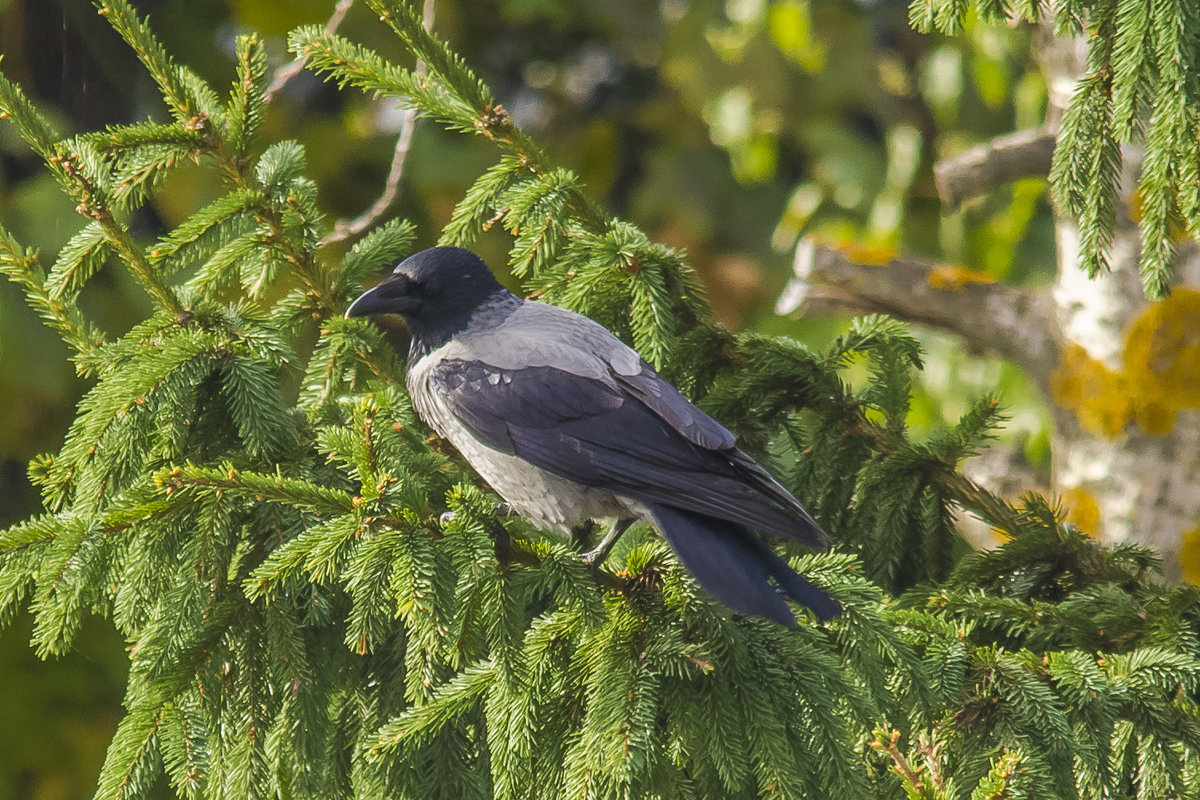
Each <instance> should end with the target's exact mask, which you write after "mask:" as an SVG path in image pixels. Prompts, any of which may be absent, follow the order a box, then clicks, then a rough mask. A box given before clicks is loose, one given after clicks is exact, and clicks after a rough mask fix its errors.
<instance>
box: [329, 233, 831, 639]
mask: <svg viewBox="0 0 1200 800" xmlns="http://www.w3.org/2000/svg"><path fill="white" fill-rule="evenodd" d="M368 314H400V315H401V316H403V317H404V318H405V320H406V321H407V323H408V327H409V330H410V332H411V334H412V347H411V350H410V353H409V359H408V373H407V375H406V381H405V382H406V384H407V386H408V391H409V393H410V394H411V396H412V400H413V405H414V406H415V407H416V410H417V413H418V414H420V415H421V418H422V419H424V420H425V421H426V422H427V423H428V424H429V425H430V426H431V427H432V428H433V429H434V430H435V431H437V433H438V434H439V435H441V436H442V437H443V438H445V439H448V440H449V441H450V442H451V443H452V444H453V445H454V446H455V447H456V448H458V450H459V452H461V453H462V454H463V456H464V457H465V458H466V459H467V461H469V462H470V463H471V465H472V466H473V467H474V468H475V470H476V471H477V472H478V473H479V474H480V476H482V477H483V479H484V480H485V481H487V482H488V483H489V484H490V485H491V486H492V488H493V489H495V490H496V491H497V492H498V493H499V494H500V495H501V496H502V497H503V498H504V500H505V501H506V502H507V503H508V504H509V506H511V507H512V509H513V510H515V511H516V512H517V513H519V514H521V515H522V516H523V517H525V518H526V519H527V520H529V521H530V522H531V523H533V524H534V525H537V526H539V527H542V528H547V529H551V530H556V531H558V532H560V533H564V534H569V533H570V532H571V530H572V528H573V527H574V526H577V525H579V524H581V523H584V522H587V521H589V520H602V519H612V520H614V524H613V528H612V532H611V534H610V536H609V537H606V543H608V544H611V541H613V540H615V537H616V536H618V535H619V534H620V532H621V531H623V530H625V528H626V527H628V526H629V524H631V523H632V522H634V521H635V520H637V519H643V520H647V521H649V522H651V523H653V524H654V525H655V526H656V527H657V528H658V529H659V530H660V531H661V532H662V534H663V536H664V537H665V538H666V540H667V542H668V543H669V544H670V545H671V548H672V549H673V550H674V551H675V554H676V555H677V556H678V557H679V559H680V561H681V562H682V563H683V565H684V566H685V567H687V569H688V570H689V571H690V572H691V573H692V574H693V575H694V576H695V577H696V579H697V580H698V581H699V582H700V585H701V586H703V587H704V588H705V589H706V590H707V591H708V592H709V593H710V594H711V595H712V596H713V597H715V598H716V599H717V600H719V601H720V602H722V603H724V604H725V605H726V606H728V607H729V608H731V609H733V610H735V611H739V612H741V613H743V614H747V615H753V616H762V617H767V618H769V619H772V620H775V621H776V622H778V623H780V624H782V625H794V624H795V619H794V618H793V616H792V613H791V612H790V611H789V610H788V607H787V603H786V600H785V596H786V597H791V598H792V599H793V600H796V601H797V602H799V603H801V604H802V605H805V606H808V607H809V608H810V609H812V610H813V611H814V612H815V613H816V614H817V616H819V617H821V618H824V619H828V618H829V617H832V616H834V615H835V614H837V613H838V611H839V610H840V608H839V606H838V604H837V603H836V602H835V601H834V600H833V599H832V598H831V597H830V596H829V595H828V594H826V593H825V592H824V591H823V590H821V589H819V588H818V587H816V586H814V585H813V584H812V583H810V582H809V581H807V580H806V579H805V578H803V577H802V576H800V575H798V574H796V573H795V572H794V571H793V570H792V569H791V568H790V567H789V566H788V565H787V563H786V562H784V560H783V559H782V558H780V557H779V556H778V555H776V554H775V552H774V551H773V550H772V549H771V548H770V547H768V546H767V544H766V543H764V542H763V541H762V540H761V539H759V538H758V537H757V536H756V535H755V534H754V533H752V530H758V531H764V532H767V533H771V534H775V535H777V536H782V537H786V538H788V539H794V540H796V541H799V542H803V543H804V544H806V545H808V546H810V547H814V548H823V547H824V546H825V545H826V543H827V537H826V535H825V533H824V531H822V530H821V528H820V526H818V525H817V523H816V522H815V521H814V520H813V518H812V517H811V516H809V514H808V512H807V511H805V510H804V507H803V506H802V505H800V502H799V501H798V500H797V499H796V498H795V497H793V496H792V495H791V493H789V492H788V491H787V489H785V488H783V486H781V485H780V484H779V483H778V482H777V481H776V480H775V479H774V478H773V477H771V475H770V474H769V473H768V472H767V471H766V470H765V469H763V468H762V467H761V466H759V464H757V463H756V462H755V461H754V459H752V458H751V457H750V456H748V455H747V454H746V453H744V452H743V451H742V450H740V449H739V448H738V447H737V445H736V443H735V439H734V436H733V434H732V433H730V432H729V431H728V430H726V429H725V428H724V427H723V426H722V425H721V424H720V423H718V422H717V421H716V420H714V419H713V418H712V417H710V416H708V415H707V414H705V413H704V412H703V411H701V410H700V409H698V408H696V406H694V405H692V404H691V402H689V401H688V400H687V399H686V398H685V397H683V395H681V394H680V393H679V392H678V391H677V390H676V389H675V387H673V386H671V385H670V384H669V383H667V382H666V381H665V380H663V379H662V378H661V377H659V375H658V373H656V372H655V371H654V370H653V369H652V368H651V367H650V365H649V364H647V363H646V362H645V361H643V360H642V359H641V358H640V357H639V356H638V354H637V353H635V352H634V351H633V350H631V349H630V348H629V347H627V346H626V345H625V344H624V343H622V342H621V341H620V340H619V339H617V337H615V336H613V335H612V333H610V332H609V331H608V330H607V329H605V328H604V327H603V326H601V325H600V324H599V323H597V322H594V321H593V320H590V319H588V318H587V317H584V316H581V315H580V314H576V313H574V312H572V311H567V310H565V309H562V308H558V307H556V306H552V305H547V304H545V303H539V302H536V301H533V300H523V299H521V298H520V297H518V296H516V295H514V294H513V293H512V292H510V291H508V290H507V289H505V288H504V287H503V286H501V285H500V284H499V283H498V282H497V281H496V279H495V277H494V276H493V275H492V273H491V272H490V271H489V270H488V268H487V265H485V264H484V263H483V261H481V260H480V259H479V257H478V256H476V255H475V254H474V253H472V252H470V251H468V250H462V249H459V248H455V247H433V248H430V249H428V250H423V251H421V252H419V253H416V254H415V255H413V256H411V257H409V258H407V259H406V260H404V261H403V262H402V263H401V264H400V265H399V266H398V267H396V269H395V271H394V272H393V273H392V274H391V275H389V276H388V277H386V278H384V280H383V281H382V282H381V283H379V284H378V285H377V286H375V287H374V288H373V289H370V290H368V291H367V292H365V293H363V294H362V295H361V296H360V297H359V298H358V299H357V300H355V301H354V302H353V303H352V304H351V305H350V308H348V309H347V310H346V316H347V317H357V316H363V315H368ZM599 549H600V548H598V549H597V551H599ZM597 551H593V552H594V553H595V552H597ZM771 581H774V584H772V582H771Z"/></svg>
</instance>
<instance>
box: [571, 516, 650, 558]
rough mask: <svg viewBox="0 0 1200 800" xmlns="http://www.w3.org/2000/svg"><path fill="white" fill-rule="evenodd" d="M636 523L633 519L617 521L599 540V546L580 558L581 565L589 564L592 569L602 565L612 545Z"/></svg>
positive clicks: (627, 518)
mask: <svg viewBox="0 0 1200 800" xmlns="http://www.w3.org/2000/svg"><path fill="white" fill-rule="evenodd" d="M635 522H637V519H636V518H634V517H626V518H625V519H619V520H617V521H616V522H614V523H613V525H612V527H611V528H609V529H608V533H606V534H604V538H603V539H601V540H600V544H598V545H596V546H595V547H593V548H592V549H591V550H589V551H587V552H586V553H584V554H583V555H582V556H580V557H581V558H582V559H583V563H585V564H590V565H592V566H593V567H598V566H600V565H601V564H602V563H604V559H606V558H608V554H609V552H611V551H612V549H613V545H615V544H616V543H617V540H618V539H620V538H621V534H622V533H624V532H625V531H627V530H629V526H630V525H632V524H633V523H635Z"/></svg>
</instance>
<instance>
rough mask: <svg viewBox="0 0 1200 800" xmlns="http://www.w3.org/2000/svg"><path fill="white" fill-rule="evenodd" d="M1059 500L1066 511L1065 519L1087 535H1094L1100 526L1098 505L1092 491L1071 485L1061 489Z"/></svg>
mask: <svg viewBox="0 0 1200 800" xmlns="http://www.w3.org/2000/svg"><path fill="white" fill-rule="evenodd" d="M1060 500H1061V502H1062V505H1063V508H1064V509H1065V510H1066V512H1067V521H1068V522H1073V523H1074V524H1075V525H1076V527H1078V528H1079V530H1081V531H1083V532H1084V533H1086V534H1088V535H1089V536H1095V535H1096V530H1097V529H1098V528H1099V526H1100V506H1099V504H1097V503H1096V498H1095V497H1093V496H1092V493H1091V492H1089V491H1088V490H1087V489H1084V488H1083V487H1081V486H1073V487H1071V488H1070V489H1066V490H1064V491H1063V493H1062V494H1061V495H1060Z"/></svg>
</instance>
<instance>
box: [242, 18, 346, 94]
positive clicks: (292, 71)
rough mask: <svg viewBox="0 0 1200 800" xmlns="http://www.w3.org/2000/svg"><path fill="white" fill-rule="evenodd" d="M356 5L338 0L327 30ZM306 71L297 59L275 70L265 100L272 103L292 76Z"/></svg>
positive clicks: (333, 29)
mask: <svg viewBox="0 0 1200 800" xmlns="http://www.w3.org/2000/svg"><path fill="white" fill-rule="evenodd" d="M352 5H354V0H338V4H337V6H336V7H335V8H334V9H333V13H332V14H331V15H330V16H329V21H328V22H326V23H325V32H326V33H328V34H333V33H336V32H337V29H338V28H339V27H341V24H342V21H343V20H345V19H346V14H347V13H349V11H350V6H352ZM303 71H304V61H303V60H301V59H297V60H295V61H292V62H290V63H288V64H285V65H284V66H282V67H280V68H279V69H278V70H276V71H275V77H274V78H273V79H272V80H271V85H270V86H268V87H267V91H266V92H264V93H263V100H265V101H266V102H268V103H270V102H271V100H272V99H274V97H275V95H277V94H279V93H280V92H281V91H283V87H284V86H286V85H287V84H288V82H289V81H290V80H292V78H295V77H296V76H297V75H299V74H300V73H301V72H303Z"/></svg>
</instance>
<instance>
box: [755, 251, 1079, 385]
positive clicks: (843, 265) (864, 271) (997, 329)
mask: <svg viewBox="0 0 1200 800" xmlns="http://www.w3.org/2000/svg"><path fill="white" fill-rule="evenodd" d="M793 270H794V273H795V277H794V278H792V280H791V281H790V282H789V283H788V285H787V287H786V288H785V289H784V291H783V293H782V294H781V295H780V297H779V300H778V302H777V303H776V307H775V310H776V312H777V313H779V314H790V313H792V312H795V311H800V310H803V312H804V313H806V314H820V313H855V314H858V313H883V314H889V315H891V316H893V317H896V318H897V319H901V320H905V321H907V322H915V323H918V324H922V325H927V326H929V327H931V328H936V329H938V330H943V331H949V332H951V333H955V334H957V335H959V336H961V337H962V338H963V339H964V340H965V341H966V342H968V343H969V344H970V345H971V346H972V347H974V348H976V349H978V350H982V351H990V352H995V353H999V354H1000V355H1002V356H1004V357H1006V358H1008V359H1010V360H1012V361H1014V362H1016V363H1017V364H1019V365H1021V366H1022V367H1024V368H1025V369H1026V370H1028V371H1029V372H1030V374H1032V375H1033V376H1034V377H1035V379H1036V380H1038V381H1039V383H1040V384H1041V385H1042V386H1044V387H1045V386H1048V383H1049V376H1050V372H1051V370H1052V369H1053V368H1054V365H1055V364H1057V363H1058V340H1057V336H1056V335H1055V333H1054V331H1055V328H1054V326H1053V324H1052V322H1051V320H1052V317H1051V315H1050V313H1049V309H1048V308H1047V307H1046V304H1047V303H1048V302H1049V301H1048V300H1047V298H1045V297H1043V296H1042V294H1043V293H1038V292H1031V291H1027V290H1024V289H1020V288H1017V287H1015V286H1006V285H1004V284H1000V283H996V282H995V281H994V279H993V278H992V277H991V276H989V275H987V274H985V273H981V272H977V271H975V270H970V269H967V268H966V267H961V266H955V265H952V264H938V263H934V262H931V261H924V260H921V259H916V258H906V257H902V256H899V255H896V254H895V253H892V252H888V251H883V250H876V249H868V248H861V247H845V246H833V245H829V244H822V243H819V242H816V241H814V240H813V239H804V240H802V241H801V242H800V244H799V245H798V246H797V247H796V257H795V261H794V264H793Z"/></svg>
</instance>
